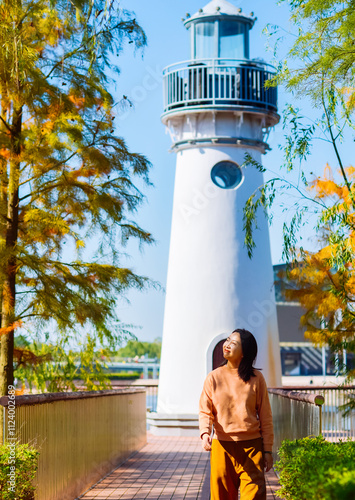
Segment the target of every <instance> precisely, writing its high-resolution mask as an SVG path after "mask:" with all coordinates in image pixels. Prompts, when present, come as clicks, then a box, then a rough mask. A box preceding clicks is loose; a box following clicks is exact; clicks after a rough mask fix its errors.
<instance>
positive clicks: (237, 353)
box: [223, 332, 243, 363]
mask: <svg viewBox="0 0 355 500" xmlns="http://www.w3.org/2000/svg"><path fill="white" fill-rule="evenodd" d="M223 357H224V358H225V359H226V360H227V361H231V362H232V363H240V361H241V360H242V357H243V350H242V342H241V340H240V334H239V333H238V332H234V333H232V334H231V335H229V337H228V338H227V340H226V341H225V342H224V344H223Z"/></svg>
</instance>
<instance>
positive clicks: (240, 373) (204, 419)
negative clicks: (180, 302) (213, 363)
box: [200, 329, 274, 500]
mask: <svg viewBox="0 0 355 500" xmlns="http://www.w3.org/2000/svg"><path fill="white" fill-rule="evenodd" d="M257 351H258V347H257V343H256V340H255V338H254V336H253V335H252V334H251V333H250V332H248V331H247V330H243V329H238V330H234V331H233V333H232V334H231V335H230V336H229V337H228V339H227V340H226V341H225V342H224V344H223V356H224V358H225V359H226V360H227V361H226V363H225V364H224V365H223V366H220V367H219V368H217V369H216V370H213V371H212V372H210V373H209V374H208V376H207V378H206V380H205V383H204V386H203V391H202V394H201V398H200V436H201V439H202V447H203V449H205V450H206V451H211V497H210V498H211V500H235V499H237V498H238V489H239V488H240V498H241V500H251V499H255V500H265V499H266V486H265V477H264V467H265V470H266V472H267V471H269V470H270V469H271V467H272V463H273V459H272V445H273V437H274V435H273V426H272V415H271V408H270V403H269V397H268V392H267V387H266V383H265V379H264V377H263V375H262V374H261V372H260V371H259V370H257V369H256V368H254V367H253V363H254V362H255V359H256V355H257ZM212 426H213V427H214V436H213V439H212V436H211V434H212Z"/></svg>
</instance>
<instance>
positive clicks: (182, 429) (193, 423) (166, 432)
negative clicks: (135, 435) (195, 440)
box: [147, 413, 200, 436]
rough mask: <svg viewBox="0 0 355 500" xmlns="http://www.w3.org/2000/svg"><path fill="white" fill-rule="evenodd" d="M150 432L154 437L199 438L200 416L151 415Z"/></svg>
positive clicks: (148, 421)
mask: <svg viewBox="0 0 355 500" xmlns="http://www.w3.org/2000/svg"><path fill="white" fill-rule="evenodd" d="M147 424H149V431H150V432H151V434H153V435H154V436H199V435H200V432H199V427H198V415H191V414H189V415H188V414H167V413H149V414H148V415H147Z"/></svg>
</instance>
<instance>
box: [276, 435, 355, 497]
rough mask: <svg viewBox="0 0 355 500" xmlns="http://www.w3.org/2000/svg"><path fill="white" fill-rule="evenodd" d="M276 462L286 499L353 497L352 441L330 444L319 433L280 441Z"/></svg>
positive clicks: (354, 448) (354, 459) (354, 454)
mask: <svg viewBox="0 0 355 500" xmlns="http://www.w3.org/2000/svg"><path fill="white" fill-rule="evenodd" d="M279 455H280V460H279V461H278V462H277V463H276V464H275V468H276V470H278V471H279V473H280V484H281V486H282V488H281V489H280V490H278V492H277V495H278V496H280V497H281V498H284V499H285V500H309V499H312V500H338V499H341V500H352V499H353V498H354V497H355V470H354V462H355V442H353V441H347V442H339V443H329V442H327V441H325V440H324V438H322V437H321V436H319V437H317V438H303V439H298V440H296V441H288V440H285V441H283V443H282V445H281V448H280V450H279Z"/></svg>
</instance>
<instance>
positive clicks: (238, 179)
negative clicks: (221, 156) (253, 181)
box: [211, 161, 243, 189]
mask: <svg viewBox="0 0 355 500" xmlns="http://www.w3.org/2000/svg"><path fill="white" fill-rule="evenodd" d="M211 179H212V182H213V183H214V184H215V185H216V186H218V187H220V188H222V189H235V188H237V187H238V186H240V184H241V183H242V181H243V174H242V170H241V168H240V167H239V166H238V165H237V164H236V163H233V162H231V161H220V162H219V163H216V165H215V166H214V167H213V168H212V170H211Z"/></svg>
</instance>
